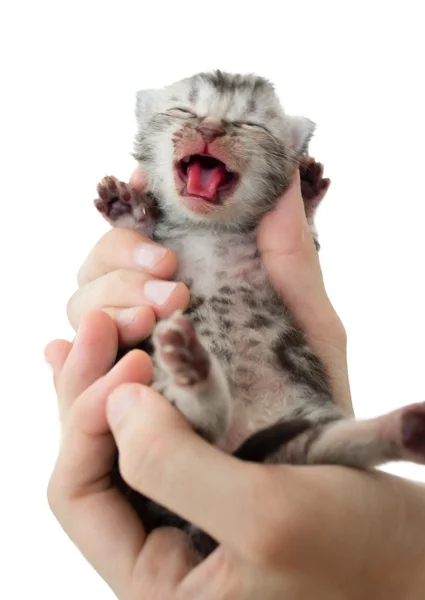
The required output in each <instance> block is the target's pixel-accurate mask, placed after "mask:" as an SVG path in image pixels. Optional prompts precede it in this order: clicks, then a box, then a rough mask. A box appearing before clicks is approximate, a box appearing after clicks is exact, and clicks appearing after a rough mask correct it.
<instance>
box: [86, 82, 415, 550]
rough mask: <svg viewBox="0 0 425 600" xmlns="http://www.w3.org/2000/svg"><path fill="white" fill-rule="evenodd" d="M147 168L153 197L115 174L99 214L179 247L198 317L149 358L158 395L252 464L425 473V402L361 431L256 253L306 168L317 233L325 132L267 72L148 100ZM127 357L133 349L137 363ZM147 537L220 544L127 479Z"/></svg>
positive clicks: (160, 331) (186, 85) (156, 343)
mask: <svg viewBox="0 0 425 600" xmlns="http://www.w3.org/2000/svg"><path fill="white" fill-rule="evenodd" d="M136 116H137V122H138V131H137V135H136V140H135V152H134V157H135V158H136V159H137V161H138V163H139V165H140V166H141V168H142V169H143V171H144V172H145V174H146V175H147V177H148V181H149V187H148V189H147V190H146V192H144V193H139V192H136V191H135V190H133V189H132V188H131V187H130V186H129V185H127V184H125V183H123V182H120V181H118V180H117V179H115V178H114V177H106V178H105V179H104V180H102V182H101V183H100V184H99V186H98V195H99V198H98V199H97V200H96V201H95V204H96V207H97V208H98V210H99V211H100V212H101V213H102V214H103V216H104V217H105V218H106V219H107V221H108V222H109V223H110V224H111V225H112V226H115V227H126V228H132V229H135V230H137V231H139V232H140V233H142V234H143V235H146V236H149V237H151V238H152V239H153V240H156V241H157V242H159V243H162V244H164V245H165V246H167V247H169V248H172V249H173V250H174V251H175V252H176V255H177V257H178V271H177V273H176V274H175V279H176V280H178V281H183V282H185V283H186V284H187V285H188V287H189V289H190V291H191V301H190V306H189V308H188V309H187V310H186V311H184V312H183V313H180V312H179V313H176V314H175V315H173V316H171V318H169V319H166V320H163V321H161V322H159V323H158V325H157V327H156V329H155V331H154V334H153V336H152V338H151V339H150V340H147V342H145V343H144V344H142V345H141V346H140V347H142V348H144V349H147V351H148V352H149V353H150V354H152V355H153V361H154V383H153V385H154V387H155V388H156V389H157V390H159V391H160V392H161V393H162V394H163V395H164V396H165V397H166V398H167V399H169V401H170V402H172V403H173V404H174V405H175V406H176V407H177V408H178V409H179V410H180V411H181V412H182V413H183V415H184V416H185V417H186V418H187V419H188V421H189V422H190V423H191V424H192V426H193V427H194V429H195V430H196V431H197V432H198V433H199V434H200V435H202V436H203V437H204V438H205V439H207V440H208V441H209V442H211V443H213V444H215V445H216V446H217V447H218V448H220V449H222V450H223V451H224V452H228V453H233V454H235V455H236V456H238V457H239V458H241V459H243V460H252V461H264V462H268V463H292V464H320V463H321V464H340V465H346V466H351V467H356V468H370V467H373V466H378V465H381V464H384V463H386V462H389V461H395V460H410V461H414V462H418V463H425V404H417V405H411V406H407V407H404V408H402V409H399V410H397V411H393V412H392V413H389V414H386V415H384V416H381V417H378V418H375V419H369V420H364V421H357V420H355V419H353V418H348V417H347V415H345V414H344V413H343V411H342V410H341V409H340V408H338V407H337V406H336V404H335V403H334V401H333V398H332V390H331V386H330V382H329V378H328V375H327V373H326V369H325V367H324V365H323V364H322V362H321V361H320V359H319V358H318V357H317V356H316V354H315V352H314V351H313V350H312V348H310V346H309V344H308V343H307V341H306V338H305V336H304V334H303V332H302V331H300V330H299V329H298V328H297V326H296V325H295V323H294V321H293V319H292V317H291V315H290V313H289V311H288V309H287V307H286V306H285V305H284V303H283V301H282V299H281V298H280V297H279V296H278V295H277V293H276V292H275V290H274V289H273V287H272V286H271V284H270V283H269V281H268V278H267V273H266V271H265V269H264V266H263V264H262V261H261V257H260V255H259V252H258V249H257V245H256V229H257V225H258V223H259V220H260V219H261V217H262V216H263V215H264V214H265V213H266V212H268V211H269V210H270V209H271V208H273V207H274V206H275V203H276V199H277V197H278V196H280V195H281V194H282V193H283V192H284V191H285V190H286V189H287V187H288V185H289V182H290V181H291V178H292V176H293V174H294V170H295V169H297V168H300V171H301V178H302V192H303V199H304V205H305V211H306V216H307V220H308V223H309V226H310V229H311V233H312V236H313V239H314V241H315V243H316V247H317V249H319V242H318V236H317V232H316V229H315V224H314V216H315V212H316V209H317V207H318V206H319V204H320V202H321V200H322V198H323V197H324V195H325V194H326V191H327V189H328V187H329V184H330V181H329V180H328V179H325V178H323V167H322V165H320V164H319V163H316V162H315V161H314V160H313V159H311V158H310V157H308V145H309V142H310V140H311V137H312V135H313V133H314V130H315V125H314V123H313V122H311V121H310V120H309V119H306V118H303V117H294V116H290V115H288V114H286V113H285V111H284V109H283V108H282V106H281V104H280V102H279V100H278V97H277V95H276V93H275V91H274V88H273V85H272V84H271V83H270V82H269V81H267V80H266V79H264V78H262V77H258V76H255V75H239V74H229V73H223V72H220V71H216V72H212V73H200V74H197V75H194V76H193V77H189V78H186V79H184V80H182V81H179V82H177V83H174V84H172V85H170V86H168V87H166V88H164V89H158V90H147V91H141V92H139V93H138V94H137V108H136ZM125 351H126V350H123V352H125ZM114 473H115V482H116V485H118V486H119V487H120V489H121V490H124V491H125V492H126V493H127V495H128V497H129V499H130V501H131V502H132V504H133V506H134V507H135V508H136V510H137V511H138V512H139V514H140V515H141V516H142V518H143V520H144V523H145V525H146V526H147V528H148V530H149V529H150V528H153V527H156V526H159V525H161V524H175V525H176V526H178V527H183V528H185V529H186V530H187V531H188V532H189V533H190V534H191V536H192V539H193V542H194V545H195V547H196V548H197V550H198V552H199V553H200V554H201V555H202V556H207V555H208V554H209V553H210V552H211V551H212V550H213V548H214V547H215V545H216V543H215V541H214V540H211V539H210V538H208V536H206V535H205V534H204V533H203V532H200V531H198V530H196V528H194V527H192V526H191V525H190V524H187V523H185V522H184V521H183V520H181V519H180V518H179V517H177V516H174V515H171V514H170V513H169V512H168V511H166V510H165V509H161V507H158V506H157V505H155V504H154V503H152V502H150V501H149V500H147V499H146V498H144V497H143V496H141V495H140V494H137V493H135V492H134V491H132V490H130V489H129V488H128V486H126V484H125V483H124V482H123V481H122V480H121V479H120V475H119V469H118V462H117V465H116V468H115V471H114Z"/></svg>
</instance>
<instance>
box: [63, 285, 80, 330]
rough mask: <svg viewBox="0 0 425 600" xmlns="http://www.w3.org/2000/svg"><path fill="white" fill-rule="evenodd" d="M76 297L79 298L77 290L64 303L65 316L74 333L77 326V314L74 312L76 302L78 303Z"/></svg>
mask: <svg viewBox="0 0 425 600" xmlns="http://www.w3.org/2000/svg"><path fill="white" fill-rule="evenodd" d="M78 296H79V290H77V291H76V292H74V293H73V294H72V296H71V297H70V298H69V300H68V302H67V303H66V314H67V317H68V321H69V323H70V324H71V326H72V327H73V329H74V331H75V330H76V328H77V326H78V312H77V311H76V310H75V307H76V305H77V301H78Z"/></svg>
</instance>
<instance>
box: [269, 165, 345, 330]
mask: <svg viewBox="0 0 425 600" xmlns="http://www.w3.org/2000/svg"><path fill="white" fill-rule="evenodd" d="M258 248H259V251H260V253H261V255H262V259H263V262H264V265H265V267H266V269H267V272H268V275H269V277H270V280H271V282H272V284H273V286H274V287H275V289H276V291H277V292H278V293H279V294H280V296H281V297H282V299H283V300H284V301H285V302H286V303H287V304H288V306H289V308H290V309H291V311H292V312H293V314H294V316H295V318H296V319H297V320H298V321H299V322H300V324H302V325H303V326H304V327H305V328H306V329H307V330H309V331H310V332H311V328H312V327H313V329H315V328H316V325H317V324H316V323H315V319H316V318H317V314H318V313H320V314H321V315H322V316H323V311H324V309H325V311H326V314H328V313H333V309H332V306H331V304H330V301H329V298H328V296H327V294H326V291H325V286H324V282H323V276H322V271H321V268H320V263H319V259H318V255H317V251H316V248H315V245H314V241H313V236H312V235H311V232H310V229H309V226H308V223H307V219H306V216H305V209H304V202H303V198H302V195H301V187H300V173H299V170H298V169H297V171H296V174H295V177H294V180H293V182H292V184H291V186H290V187H289V188H288V190H287V191H286V193H285V194H284V195H283V196H282V197H281V198H280V199H279V201H278V203H277V205H276V207H275V208H274V209H273V210H272V211H270V212H269V213H267V214H266V215H265V216H264V218H263V220H262V221H261V223H260V227H259V230H258ZM318 302H319V305H318ZM312 314H313V318H312Z"/></svg>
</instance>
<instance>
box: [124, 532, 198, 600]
mask: <svg viewBox="0 0 425 600" xmlns="http://www.w3.org/2000/svg"><path fill="white" fill-rule="evenodd" d="M198 562H199V559H198V558H197V557H196V556H195V554H194V552H193V550H192V547H191V545H190V541H189V538H188V536H187V534H186V533H184V532H183V531H180V530H178V529H176V528H174V527H160V528H159V529H155V530H154V531H153V532H152V533H151V534H150V535H149V536H148V537H147V538H146V541H145V544H144V546H143V552H142V553H141V554H140V557H139V560H138V563H137V565H136V567H135V570H134V576H133V578H134V583H135V585H136V587H137V589H138V592H139V595H140V597H144V596H143V591H144V592H145V593H146V598H149V597H150V596H149V594H148V592H150V591H152V590H156V591H157V593H159V592H160V591H161V592H162V593H163V594H166V593H168V594H169V593H170V592H172V591H173V590H174V589H175V588H176V587H177V586H178V584H179V583H180V582H181V581H182V580H183V579H184V577H186V575H187V574H188V573H189V572H190V571H191V570H192V569H193V568H194V567H195V566H196V565H197V564H198ZM164 597H168V596H164Z"/></svg>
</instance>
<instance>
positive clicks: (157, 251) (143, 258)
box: [134, 244, 167, 269]
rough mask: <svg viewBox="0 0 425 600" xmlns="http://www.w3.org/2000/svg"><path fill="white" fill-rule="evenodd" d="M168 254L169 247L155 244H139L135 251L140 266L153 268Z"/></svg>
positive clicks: (135, 257)
mask: <svg viewBox="0 0 425 600" xmlns="http://www.w3.org/2000/svg"><path fill="white" fill-rule="evenodd" d="M166 254H167V249H166V248H163V247H162V246H156V245H155V244H139V246H137V248H136V250H135V252H134V260H135V262H136V264H137V265H139V267H143V268H144V269H151V268H152V267H154V266H155V265H156V264H157V263H158V262H159V261H160V260H161V259H162V258H164V256H165V255H166Z"/></svg>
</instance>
